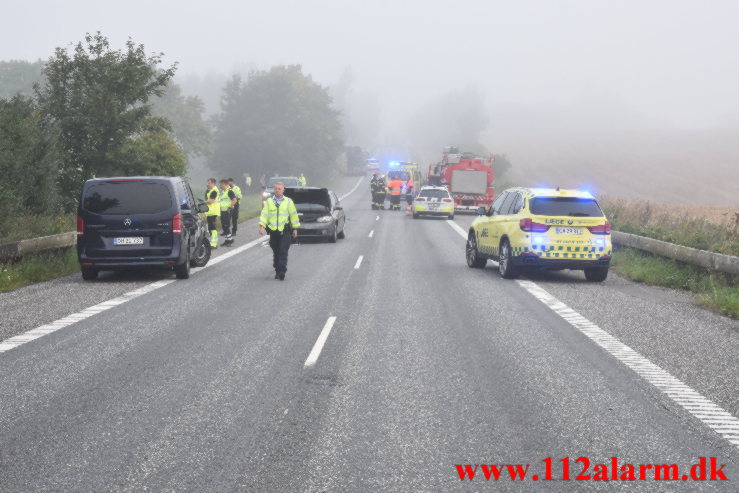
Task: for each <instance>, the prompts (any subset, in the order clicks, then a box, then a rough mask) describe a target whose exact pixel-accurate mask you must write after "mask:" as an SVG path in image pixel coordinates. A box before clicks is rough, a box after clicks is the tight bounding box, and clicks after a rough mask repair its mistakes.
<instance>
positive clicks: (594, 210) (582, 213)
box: [531, 197, 603, 217]
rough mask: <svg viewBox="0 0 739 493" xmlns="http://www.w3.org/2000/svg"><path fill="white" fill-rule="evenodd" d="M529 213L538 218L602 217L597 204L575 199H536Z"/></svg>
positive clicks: (591, 201)
mask: <svg viewBox="0 0 739 493" xmlns="http://www.w3.org/2000/svg"><path fill="white" fill-rule="evenodd" d="M531 213H532V214H536V215H538V216H570V217H603V211H601V210H600V206H598V202H596V201H595V200H593V199H580V198H576V197H536V198H534V199H533V200H531Z"/></svg>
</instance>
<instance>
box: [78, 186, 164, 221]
mask: <svg viewBox="0 0 739 493" xmlns="http://www.w3.org/2000/svg"><path fill="white" fill-rule="evenodd" d="M82 208H83V209H84V210H86V211H89V212H92V213H93V214H124V215H132V214H157V213H159V212H164V211H166V210H167V209H170V208H172V195H171V194H170V192H169V187H167V186H166V185H165V184H163V183H151V182H143V181H142V182H139V181H125V182H106V183H96V184H94V185H91V186H90V187H89V188H88V189H87V190H86V191H85V196H84V197H83V199H82Z"/></svg>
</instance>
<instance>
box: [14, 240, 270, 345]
mask: <svg viewBox="0 0 739 493" xmlns="http://www.w3.org/2000/svg"><path fill="white" fill-rule="evenodd" d="M264 241H267V238H265V237H261V238H257V239H256V240H253V241H250V242H249V243H247V244H245V245H242V246H240V247H236V248H234V249H233V250H231V251H230V252H228V253H226V254H223V255H221V256H219V257H215V258H213V259H212V260H211V261H209V262H208V264H207V265H206V266H205V267H194V268H192V269H190V274H191V275H193V274H197V273H198V272H200V271H201V270H203V269H207V268H208V267H211V266H213V265H217V264H219V263H220V262H223V261H224V260H226V259H228V258H231V257H233V256H234V255H238V254H239V253H241V252H244V251H246V250H248V249H250V248H252V247H254V246H256V245H259V244H261V243H262V242H264ZM173 282H175V279H163V280H161V281H156V282H153V283H151V284H146V285H145V286H142V287H140V288H138V289H135V290H133V291H129V292H128V293H125V294H123V295H121V296H118V297H116V298H113V299H110V300H107V301H103V302H102V303H99V304H97V305H95V306H91V307H90V308H85V309H84V310H82V311H79V312H77V313H73V314H71V315H67V316H66V317H64V318H60V319H59V320H55V321H54V322H51V323H48V324H44V325H41V326H39V327H36V328H35V329H31V330H29V331H27V332H24V333H22V334H19V335H17V336H13V337H10V338H8V339H5V340H4V341H2V342H0V353H4V352H5V351H9V350H11V349H13V348H16V347H18V346H21V345H23V344H25V343H27V342H31V341H33V340H36V339H38V338H39V337H43V336H45V335H46V334H51V333H52V332H56V331H57V330H59V329H63V328H64V327H69V326H70V325H72V324H74V323H76V322H79V321H80V320H84V319H86V318H89V317H91V316H93V315H96V314H98V313H101V312H104V311H106V310H110V309H111V308H113V307H116V306H119V305H122V304H123V303H126V302H128V301H131V300H133V299H136V298H138V297H139V296H143V295H145V294H148V293H151V292H152V291H155V290H157V289H159V288H163V287H164V286H166V285H168V284H171V283H173Z"/></svg>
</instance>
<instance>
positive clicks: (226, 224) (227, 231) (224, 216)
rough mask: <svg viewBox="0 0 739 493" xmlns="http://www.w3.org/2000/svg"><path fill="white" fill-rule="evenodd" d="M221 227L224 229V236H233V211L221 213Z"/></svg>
mask: <svg viewBox="0 0 739 493" xmlns="http://www.w3.org/2000/svg"><path fill="white" fill-rule="evenodd" d="M221 226H222V227H223V236H225V237H229V236H231V211H228V210H226V211H221Z"/></svg>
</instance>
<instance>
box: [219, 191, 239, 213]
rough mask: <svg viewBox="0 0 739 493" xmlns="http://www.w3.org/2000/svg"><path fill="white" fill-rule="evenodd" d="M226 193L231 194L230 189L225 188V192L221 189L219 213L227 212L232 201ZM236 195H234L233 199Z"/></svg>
mask: <svg viewBox="0 0 739 493" xmlns="http://www.w3.org/2000/svg"><path fill="white" fill-rule="evenodd" d="M228 192H233V190H231V189H230V188H227V189H225V190H223V189H221V200H220V202H221V211H227V210H228V209H229V208H230V207H231V201H232V200H233V199H232V198H231V197H229V196H228ZM235 196H236V194H234V197H235Z"/></svg>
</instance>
